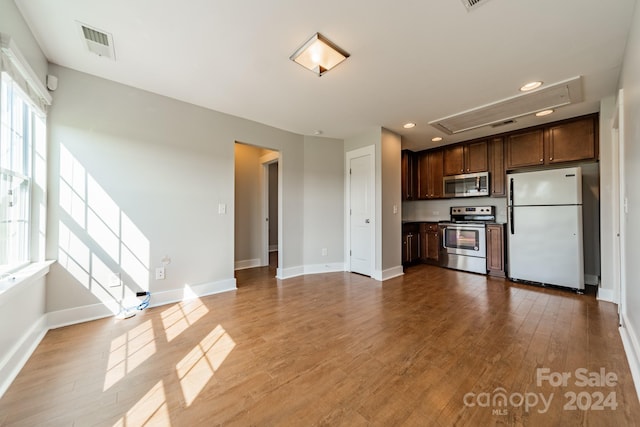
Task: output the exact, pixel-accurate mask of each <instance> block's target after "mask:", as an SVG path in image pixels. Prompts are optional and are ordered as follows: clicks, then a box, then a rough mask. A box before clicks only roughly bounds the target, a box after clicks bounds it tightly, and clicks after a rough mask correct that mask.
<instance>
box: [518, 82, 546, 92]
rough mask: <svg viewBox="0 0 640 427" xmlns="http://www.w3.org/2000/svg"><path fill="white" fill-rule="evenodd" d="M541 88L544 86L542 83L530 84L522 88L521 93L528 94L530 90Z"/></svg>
mask: <svg viewBox="0 0 640 427" xmlns="http://www.w3.org/2000/svg"><path fill="white" fill-rule="evenodd" d="M540 86H542V82H529V83H527V84H525V85H523V86H522V87H521V88H520V92H528V91H530V90H534V89H538V88H539V87H540Z"/></svg>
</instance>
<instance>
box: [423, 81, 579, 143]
mask: <svg viewBox="0 0 640 427" xmlns="http://www.w3.org/2000/svg"><path fill="white" fill-rule="evenodd" d="M578 102H582V77H580V76H578V77H574V78H572V79H569V80H565V81H562V82H560V83H556V84H553V85H550V86H546V87H543V88H541V89H538V90H535V91H532V92H527V93H526V94H522V95H516V96H514V97H511V98H507V99H503V100H501V101H497V102H494V103H491V104H487V105H483V106H481V107H478V108H473V109H471V110H467V111H463V112H461V113H458V114H454V115H452V116H448V117H443V118H441V119H438V120H433V121H431V122H429V124H430V125H431V126H433V127H435V128H437V129H440V130H441V131H443V132H446V133H447V134H449V135H453V134H456V133H460V132H464V131H467V130H472V129H477V128H480V127H484V126H492V125H494V124H496V123H503V122H505V121H508V120H513V119H515V118H518V117H522V116H526V115H528V114H533V113H537V112H538V111H542V110H548V109H552V108H558V107H562V106H563V105H568V104H576V103H578Z"/></svg>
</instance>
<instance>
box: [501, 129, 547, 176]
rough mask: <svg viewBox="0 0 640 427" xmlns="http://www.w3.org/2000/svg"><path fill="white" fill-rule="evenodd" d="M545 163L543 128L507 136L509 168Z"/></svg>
mask: <svg viewBox="0 0 640 427" xmlns="http://www.w3.org/2000/svg"><path fill="white" fill-rule="evenodd" d="M541 164H544V138H543V131H542V129H536V130H532V131H529V132H523V133H518V134H515V135H509V136H508V137H507V169H515V168H519V167H523V166H535V165H541Z"/></svg>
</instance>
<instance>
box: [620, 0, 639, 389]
mask: <svg viewBox="0 0 640 427" xmlns="http://www.w3.org/2000/svg"><path fill="white" fill-rule="evenodd" d="M620 86H621V88H622V90H623V91H624V109H623V117H622V122H623V129H622V130H623V139H624V165H623V168H624V188H626V194H623V195H622V196H623V197H626V198H627V200H628V211H627V213H626V215H625V218H624V221H625V224H624V225H625V228H626V234H625V236H624V238H625V242H626V244H625V250H626V256H625V263H624V265H623V269H624V273H625V277H626V296H623V298H624V301H623V303H622V307H623V313H622V315H623V323H624V326H625V327H624V329H623V337H624V336H625V335H626V338H627V340H626V342H625V344H627V345H626V348H628V349H632V352H631V353H630V352H629V351H628V354H630V355H631V357H630V360H629V364H630V365H631V369H632V372H634V373H635V374H636V375H635V377H634V379H635V381H636V389H640V286H639V285H638V278H639V277H640V262H638V260H640V247H638V244H637V242H640V221H639V220H638V219H639V218H640V186H639V185H638V183H640V7H638V5H637V4H636V9H635V12H634V16H633V23H632V28H631V32H630V34H629V39H628V41H627V47H626V52H625V57H624V66H623V69H622V75H621V79H620Z"/></svg>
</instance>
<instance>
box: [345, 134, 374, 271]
mask: <svg viewBox="0 0 640 427" xmlns="http://www.w3.org/2000/svg"><path fill="white" fill-rule="evenodd" d="M363 156H369V168H370V173H369V185H370V188H371V205H370V206H371V212H370V215H369V217H370V218H371V230H370V233H371V235H370V242H371V245H370V246H371V248H370V254H369V256H370V263H371V268H370V272H371V277H374V274H375V271H376V269H375V266H376V246H377V242H376V229H377V224H378V222H377V220H376V215H375V212H376V147H375V145H369V146H366V147H362V148H357V149H355V150H351V151H347V152H346V153H345V168H344V174H345V175H344V176H345V178H344V186H345V203H344V206H345V211H344V223H345V227H344V228H345V238H344V258H345V262H344V265H345V270H346V271H351V174H350V171H349V170H350V167H349V166H350V165H351V160H352V159H354V158H357V157H363Z"/></svg>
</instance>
